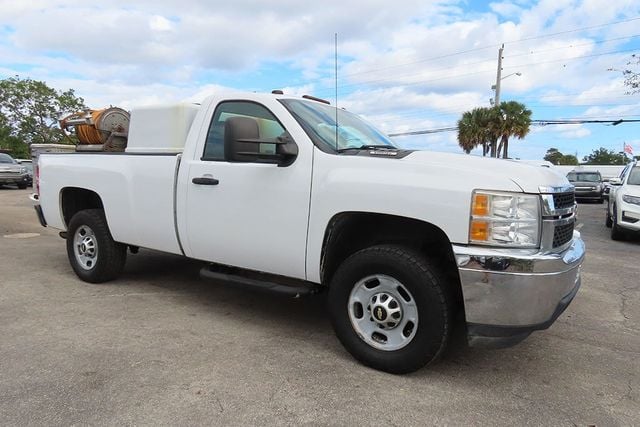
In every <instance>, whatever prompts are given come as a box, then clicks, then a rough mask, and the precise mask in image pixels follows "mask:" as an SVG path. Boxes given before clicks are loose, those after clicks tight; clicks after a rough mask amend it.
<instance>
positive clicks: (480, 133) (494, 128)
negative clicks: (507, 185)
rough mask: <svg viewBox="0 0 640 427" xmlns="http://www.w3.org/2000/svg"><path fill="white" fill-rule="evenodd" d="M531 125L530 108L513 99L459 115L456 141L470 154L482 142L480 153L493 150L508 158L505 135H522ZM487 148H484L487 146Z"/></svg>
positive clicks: (507, 138) (520, 136)
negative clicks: (498, 143)
mask: <svg viewBox="0 0 640 427" xmlns="http://www.w3.org/2000/svg"><path fill="white" fill-rule="evenodd" d="M530 127H531V110H528V109H527V108H526V107H525V106H524V104H521V103H519V102H516V101H508V102H503V103H501V104H500V106H497V107H492V108H487V107H480V108H474V109H473V110H471V111H467V112H465V113H463V114H462V117H461V118H460V120H458V144H459V145H460V147H461V148H462V149H463V150H464V151H465V152H466V153H470V152H471V150H473V149H474V148H476V147H478V146H480V145H482V147H483V149H482V154H483V155H486V154H487V152H488V151H490V152H491V156H494V153H495V152H496V144H497V142H498V140H500V145H499V146H498V147H497V153H498V157H500V153H501V152H502V157H503V158H508V157H509V154H508V147H509V138H511V137H516V138H518V139H522V138H524V137H525V136H526V135H527V134H528V133H529V129H530ZM487 147H488V148H487Z"/></svg>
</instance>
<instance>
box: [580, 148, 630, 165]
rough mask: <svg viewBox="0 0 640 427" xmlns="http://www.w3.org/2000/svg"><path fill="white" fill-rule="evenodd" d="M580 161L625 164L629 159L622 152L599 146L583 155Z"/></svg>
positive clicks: (597, 163)
mask: <svg viewBox="0 0 640 427" xmlns="http://www.w3.org/2000/svg"><path fill="white" fill-rule="evenodd" d="M582 162H583V163H584V164H587V165H626V164H627V163H628V162H629V161H628V160H627V156H625V155H624V154H623V153H616V152H615V151H613V150H609V149H607V148H604V147H600V148H598V149H596V150H593V152H592V153H591V154H589V155H588V156H585V157H584V158H583V159H582Z"/></svg>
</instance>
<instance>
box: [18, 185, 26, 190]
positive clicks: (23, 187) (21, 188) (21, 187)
mask: <svg viewBox="0 0 640 427" xmlns="http://www.w3.org/2000/svg"><path fill="white" fill-rule="evenodd" d="M17 185H18V188H19V189H20V190H24V189H26V188H27V184H17Z"/></svg>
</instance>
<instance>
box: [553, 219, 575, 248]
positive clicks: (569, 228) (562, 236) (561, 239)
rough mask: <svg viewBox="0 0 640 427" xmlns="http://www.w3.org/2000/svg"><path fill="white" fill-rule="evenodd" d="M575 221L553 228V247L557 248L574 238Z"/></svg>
mask: <svg viewBox="0 0 640 427" xmlns="http://www.w3.org/2000/svg"><path fill="white" fill-rule="evenodd" d="M574 223H575V221H571V222H570V223H568V224H565V225H556V227H555V228H554V230H553V247H554V248H557V247H558V246H562V245H564V244H565V243H567V242H569V241H571V239H572V238H573V225H574Z"/></svg>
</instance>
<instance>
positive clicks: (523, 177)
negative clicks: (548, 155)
mask: <svg viewBox="0 0 640 427" xmlns="http://www.w3.org/2000/svg"><path fill="white" fill-rule="evenodd" d="M401 161H403V162H408V163H413V164H421V165H424V166H426V167H428V168H430V170H433V171H435V170H450V171H456V173H458V174H464V175H467V176H468V177H469V180H473V181H474V182H475V183H477V185H476V188H483V185H484V184H483V178H484V180H485V181H488V182H495V181H496V180H500V179H504V180H505V181H506V182H505V185H507V182H509V183H510V182H513V183H515V184H516V185H517V186H518V187H520V188H521V189H522V191H524V192H525V193H540V187H565V186H568V185H570V184H569V181H568V180H567V178H566V177H564V176H563V175H561V174H559V173H556V172H555V171H553V170H552V169H551V168H547V167H542V166H536V165H530V164H526V163H521V162H519V161H517V160H508V159H507V160H505V159H495V158H491V157H478V156H471V155H468V154H454V153H439V152H433V151H414V152H413V153H411V154H410V155H408V156H407V157H405V158H404V159H402V160H401Z"/></svg>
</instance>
